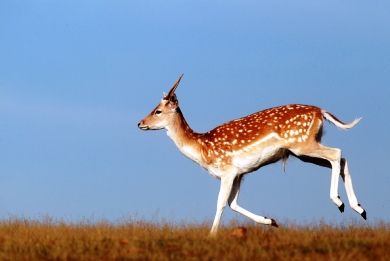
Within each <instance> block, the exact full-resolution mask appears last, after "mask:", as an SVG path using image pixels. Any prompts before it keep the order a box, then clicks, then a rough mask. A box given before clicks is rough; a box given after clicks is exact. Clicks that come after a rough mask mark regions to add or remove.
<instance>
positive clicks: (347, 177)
mask: <svg viewBox="0 0 390 261" xmlns="http://www.w3.org/2000/svg"><path fill="white" fill-rule="evenodd" d="M296 157H298V158H299V159H300V160H302V161H304V162H309V163H313V164H316V165H318V166H322V167H327V168H332V165H331V163H330V162H329V161H328V160H326V159H322V158H313V157H309V156H305V155H301V156H296ZM340 176H341V178H342V179H343V181H344V185H345V190H346V193H347V197H348V201H349V204H350V206H351V208H352V209H353V210H355V211H356V212H357V213H359V214H360V215H361V216H362V217H363V218H364V219H366V211H365V210H364V209H363V208H362V207H361V205H360V204H359V203H358V200H357V198H356V195H355V192H354V190H353V186H352V177H351V174H350V173H349V169H348V163H347V160H346V159H345V158H341V160H340ZM340 210H341V209H340ZM342 210H344V209H342ZM341 212H342V211H341Z"/></svg>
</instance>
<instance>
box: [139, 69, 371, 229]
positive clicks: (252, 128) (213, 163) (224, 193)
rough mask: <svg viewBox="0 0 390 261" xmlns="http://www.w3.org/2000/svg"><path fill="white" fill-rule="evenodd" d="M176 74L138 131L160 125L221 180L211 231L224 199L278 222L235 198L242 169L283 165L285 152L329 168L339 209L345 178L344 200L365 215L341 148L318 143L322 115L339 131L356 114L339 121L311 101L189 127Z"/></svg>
mask: <svg viewBox="0 0 390 261" xmlns="http://www.w3.org/2000/svg"><path fill="white" fill-rule="evenodd" d="M182 76H183V75H181V76H180V77H179V79H178V80H177V82H176V83H175V84H174V85H173V87H172V89H171V90H170V91H169V93H168V94H165V93H164V98H163V99H162V100H161V102H160V104H159V105H158V106H157V107H156V108H155V109H154V110H153V111H152V112H151V113H150V114H149V115H148V116H146V118H145V119H143V120H142V121H141V122H140V123H139V124H138V127H139V128H140V129H141V130H159V129H163V128H165V129H166V130H167V134H168V136H169V137H170V138H171V139H172V140H173V142H174V143H175V144H176V146H177V147H178V148H179V150H180V151H181V152H182V153H183V154H184V155H185V156H186V157H188V158H189V159H191V160H193V161H194V162H196V163H198V164H199V165H200V166H202V167H203V168H205V169H206V170H207V171H208V172H209V173H210V174H211V175H212V176H214V177H215V178H217V179H220V180H221V187H220V190H219V194H218V201H217V211H216V215H215V219H214V222H213V225H212V228H211V232H210V234H211V235H215V234H216V232H217V229H218V224H219V222H220V219H221V216H222V212H223V210H224V208H225V206H226V203H227V204H229V206H230V207H231V208H232V209H233V210H234V211H237V212H239V213H241V214H243V215H245V216H247V217H248V218H250V219H252V220H254V221H256V222H258V223H260V224H266V225H271V226H274V227H278V225H277V223H276V221H275V220H273V219H271V218H267V217H263V216H258V215H255V214H253V213H251V212H249V211H247V210H245V209H243V208H242V207H240V206H239V205H238V203H237V200H238V194H239V191H240V183H241V180H242V177H243V175H244V174H246V173H249V172H252V171H255V170H257V169H259V168H261V167H263V166H265V165H268V164H271V163H275V162H277V161H279V160H282V163H283V167H285V163H286V160H287V158H288V157H289V156H290V155H291V156H294V157H297V158H298V159H300V160H302V161H304V162H309V163H313V164H316V165H319V166H323V167H327V168H330V169H332V178H331V184H330V198H331V200H332V201H333V202H334V204H336V206H337V207H338V208H339V210H340V211H341V212H343V211H344V203H343V202H342V201H341V199H340V197H339V195H338V182H339V175H340V176H341V177H342V179H343V181H344V183H345V189H346V192H347V196H348V200H349V204H350V206H351V208H352V209H354V210H355V211H356V212H357V213H359V214H360V215H361V216H362V217H363V218H364V219H366V211H365V210H364V209H363V208H362V207H361V205H360V204H359V203H358V200H357V198H356V196H355V192H354V190H353V186H352V179H351V175H350V173H349V170H348V163H347V160H346V159H344V158H341V150H340V149H337V148H329V147H325V146H323V145H321V144H320V141H321V136H322V128H323V124H324V119H326V120H328V121H330V122H331V123H333V124H334V125H336V127H338V128H339V129H342V130H346V129H350V128H352V127H353V126H355V125H356V124H357V123H358V122H359V120H360V118H359V119H355V120H354V121H353V122H351V123H347V124H346V123H343V122H341V121H340V120H338V119H337V118H336V117H335V116H333V115H332V114H330V113H329V112H327V111H325V110H323V109H320V108H318V107H315V106H308V105H300V104H290V105H286V106H280V107H275V108H270V109H266V110H264V111H259V112H256V113H254V114H251V115H249V116H246V117H243V118H240V119H236V120H233V121H230V122H228V123H225V124H222V125H221V126H218V127H216V128H215V129H213V130H211V131H209V132H206V133H197V132H194V131H193V130H192V129H191V128H190V126H189V125H188V123H187V122H186V120H185V119H184V116H183V113H182V112H181V110H180V108H179V101H178V99H177V97H176V94H175V90H176V88H177V86H178V85H179V83H180V80H181V78H182Z"/></svg>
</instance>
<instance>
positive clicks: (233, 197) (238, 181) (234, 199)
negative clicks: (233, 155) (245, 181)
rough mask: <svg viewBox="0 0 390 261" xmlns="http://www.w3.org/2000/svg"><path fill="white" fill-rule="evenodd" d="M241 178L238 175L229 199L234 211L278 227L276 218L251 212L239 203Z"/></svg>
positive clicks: (261, 222) (258, 221)
mask: <svg viewBox="0 0 390 261" xmlns="http://www.w3.org/2000/svg"><path fill="white" fill-rule="evenodd" d="M241 180H242V176H238V177H236V178H235V179H234V182H233V186H232V191H231V193H230V196H229V199H228V204H229V206H230V208H231V209H233V210H234V211H236V212H238V213H240V214H243V215H244V216H246V217H248V218H250V219H252V220H253V221H255V222H257V223H260V224H265V225H272V226H274V227H278V224H276V221H275V220H273V219H271V218H267V217H262V216H258V215H255V214H253V213H251V212H249V211H248V210H246V209H243V208H242V207H240V206H239V205H238V194H239V193H240V185H241Z"/></svg>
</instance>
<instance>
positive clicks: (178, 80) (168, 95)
mask: <svg viewBox="0 0 390 261" xmlns="http://www.w3.org/2000/svg"><path fill="white" fill-rule="evenodd" d="M183 75H184V74H182V75H180V77H179V79H177V81H176V83H175V84H174V85H173V87H172V88H171V90H170V91H169V92H168V94H167V95H166V96H165V97H164V100H168V101H169V100H170V99H171V97H172V96H173V94H174V93H175V91H176V88H177V86H179V83H180V80H181V77H183Z"/></svg>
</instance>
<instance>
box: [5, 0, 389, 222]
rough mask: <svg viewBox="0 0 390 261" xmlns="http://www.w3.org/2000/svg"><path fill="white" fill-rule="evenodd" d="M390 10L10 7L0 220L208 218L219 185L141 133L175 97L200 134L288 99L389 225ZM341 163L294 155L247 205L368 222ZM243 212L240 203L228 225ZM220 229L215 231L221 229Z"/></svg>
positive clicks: (250, 180) (157, 135) (373, 6)
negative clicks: (343, 126)
mask: <svg viewBox="0 0 390 261" xmlns="http://www.w3.org/2000/svg"><path fill="white" fill-rule="evenodd" d="M389 14H390V2H389V1H370V2H366V1H333V0H331V1H27V2H21V1H1V2H0V178H1V179H0V216H1V217H2V218H7V217H9V215H11V216H18V217H21V216H24V217H27V218H31V219H34V218H40V217H42V216H44V215H49V216H52V217H55V218H62V219H65V220H77V219H81V218H94V219H102V218H105V219H108V220H110V221H117V220H122V219H123V218H125V219H128V218H137V217H138V218H145V219H148V220H157V219H161V218H165V219H166V220H168V221H182V220H185V221H190V222H203V221H211V220H212V219H213V217H214V214H215V207H216V201H217V195H218V190H219V181H218V180H217V179H214V178H213V177H211V176H210V175H209V174H208V173H207V172H206V171H205V170H204V169H202V168H201V167H199V166H197V165H196V164H194V163H193V162H191V161H190V160H188V159H187V158H185V157H184V156H183V155H181V154H180V152H179V151H178V150H177V148H176V146H175V145H174V144H173V142H172V141H171V140H170V139H169V138H168V137H167V136H166V132H165V131H164V130H160V131H149V132H144V131H141V130H139V129H138V128H137V124H138V122H139V121H140V120H141V119H143V118H144V117H145V116H146V115H147V114H148V113H150V111H151V110H152V109H153V108H154V107H155V106H156V105H157V104H158V103H159V101H160V99H161V98H162V93H163V92H168V91H169V89H170V88H171V86H172V85H173V84H174V83H175V81H176V80H177V78H178V77H179V76H180V75H181V74H182V73H184V77H183V79H182V81H181V83H180V86H179V87H178V89H177V91H176V94H177V96H178V98H179V101H180V108H181V109H182V111H183V113H184V116H185V117H186V119H187V121H188V122H189V124H190V125H191V126H192V128H193V129H194V130H195V131H198V132H205V131H208V130H209V129H212V128H214V127H216V126H217V125H219V124H222V123H224V122H226V121H229V120H232V119H235V118H238V117H241V116H245V115H247V114H250V113H253V112H256V111H259V110H263V109H266V108H269V107H274V106H278V105H284V104H288V103H304V104H311V105H316V106H319V107H321V108H324V109H326V110H328V111H330V112H331V113H332V114H334V115H336V116H337V117H338V118H339V119H341V120H343V121H345V122H349V121H352V120H353V119H355V117H363V119H362V120H361V121H360V122H359V124H358V125H356V126H355V127H354V128H353V129H351V130H349V131H340V130H338V129H337V128H336V127H335V126H333V125H331V124H329V123H326V125H325V130H326V135H325V136H324V138H323V143H324V144H325V145H327V146H331V147H338V148H340V149H342V151H343V156H344V157H345V158H347V159H348V161H349V167H350V170H351V174H352V178H353V184H354V187H355V192H356V194H357V197H358V200H359V202H360V203H361V204H362V206H363V207H364V208H365V209H366V211H367V217H368V219H369V220H371V221H375V220H377V219H385V220H388V219H389V217H390V193H389V184H390V175H389V171H388V166H387V163H389V161H388V160H389V156H388V154H389V153H388V149H389V147H390V142H389V141H390V139H389V135H388V131H389V129H390V124H389V118H390V112H389V101H390V91H389V87H390V15H389ZM330 174H331V171H330V170H329V169H325V168H321V167H317V166H314V165H310V164H306V163H303V162H300V161H299V160H297V159H290V160H289V161H288V162H287V166H286V172H284V171H283V168H282V164H281V163H280V162H279V163H276V164H274V165H271V166H267V167H264V168H262V169H260V170H258V171H256V172H254V173H251V174H249V175H247V176H246V177H245V180H244V183H243V185H242V190H241V194H240V200H239V203H240V205H241V206H243V207H244V208H246V209H248V210H250V211H252V212H254V213H256V214H259V215H263V216H268V217H271V218H274V219H276V220H277V222H278V223H280V224H283V221H284V220H287V219H288V220H291V221H292V220H295V221H297V222H305V221H309V222H310V221H312V220H313V219H314V220H321V219H323V220H325V221H327V222H337V223H339V222H344V221H349V220H355V219H356V220H360V219H361V217H360V216H359V215H358V214H357V213H355V212H354V211H353V210H352V209H351V208H350V207H349V205H348V201H347V197H346V194H345V189H344V186H343V183H342V182H341V181H340V185H339V192H340V196H341V198H342V200H343V201H344V202H345V204H346V209H345V213H343V214H341V213H339V210H338V209H337V207H336V206H335V205H334V204H333V203H332V201H331V200H330V198H329V188H330ZM232 218H239V219H240V220H243V221H247V220H248V219H246V218H241V216H240V215H239V214H236V213H234V212H233V211H231V210H230V209H229V208H226V209H225V212H224V216H223V222H229V220H231V219H232ZM210 225H211V223H210Z"/></svg>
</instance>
